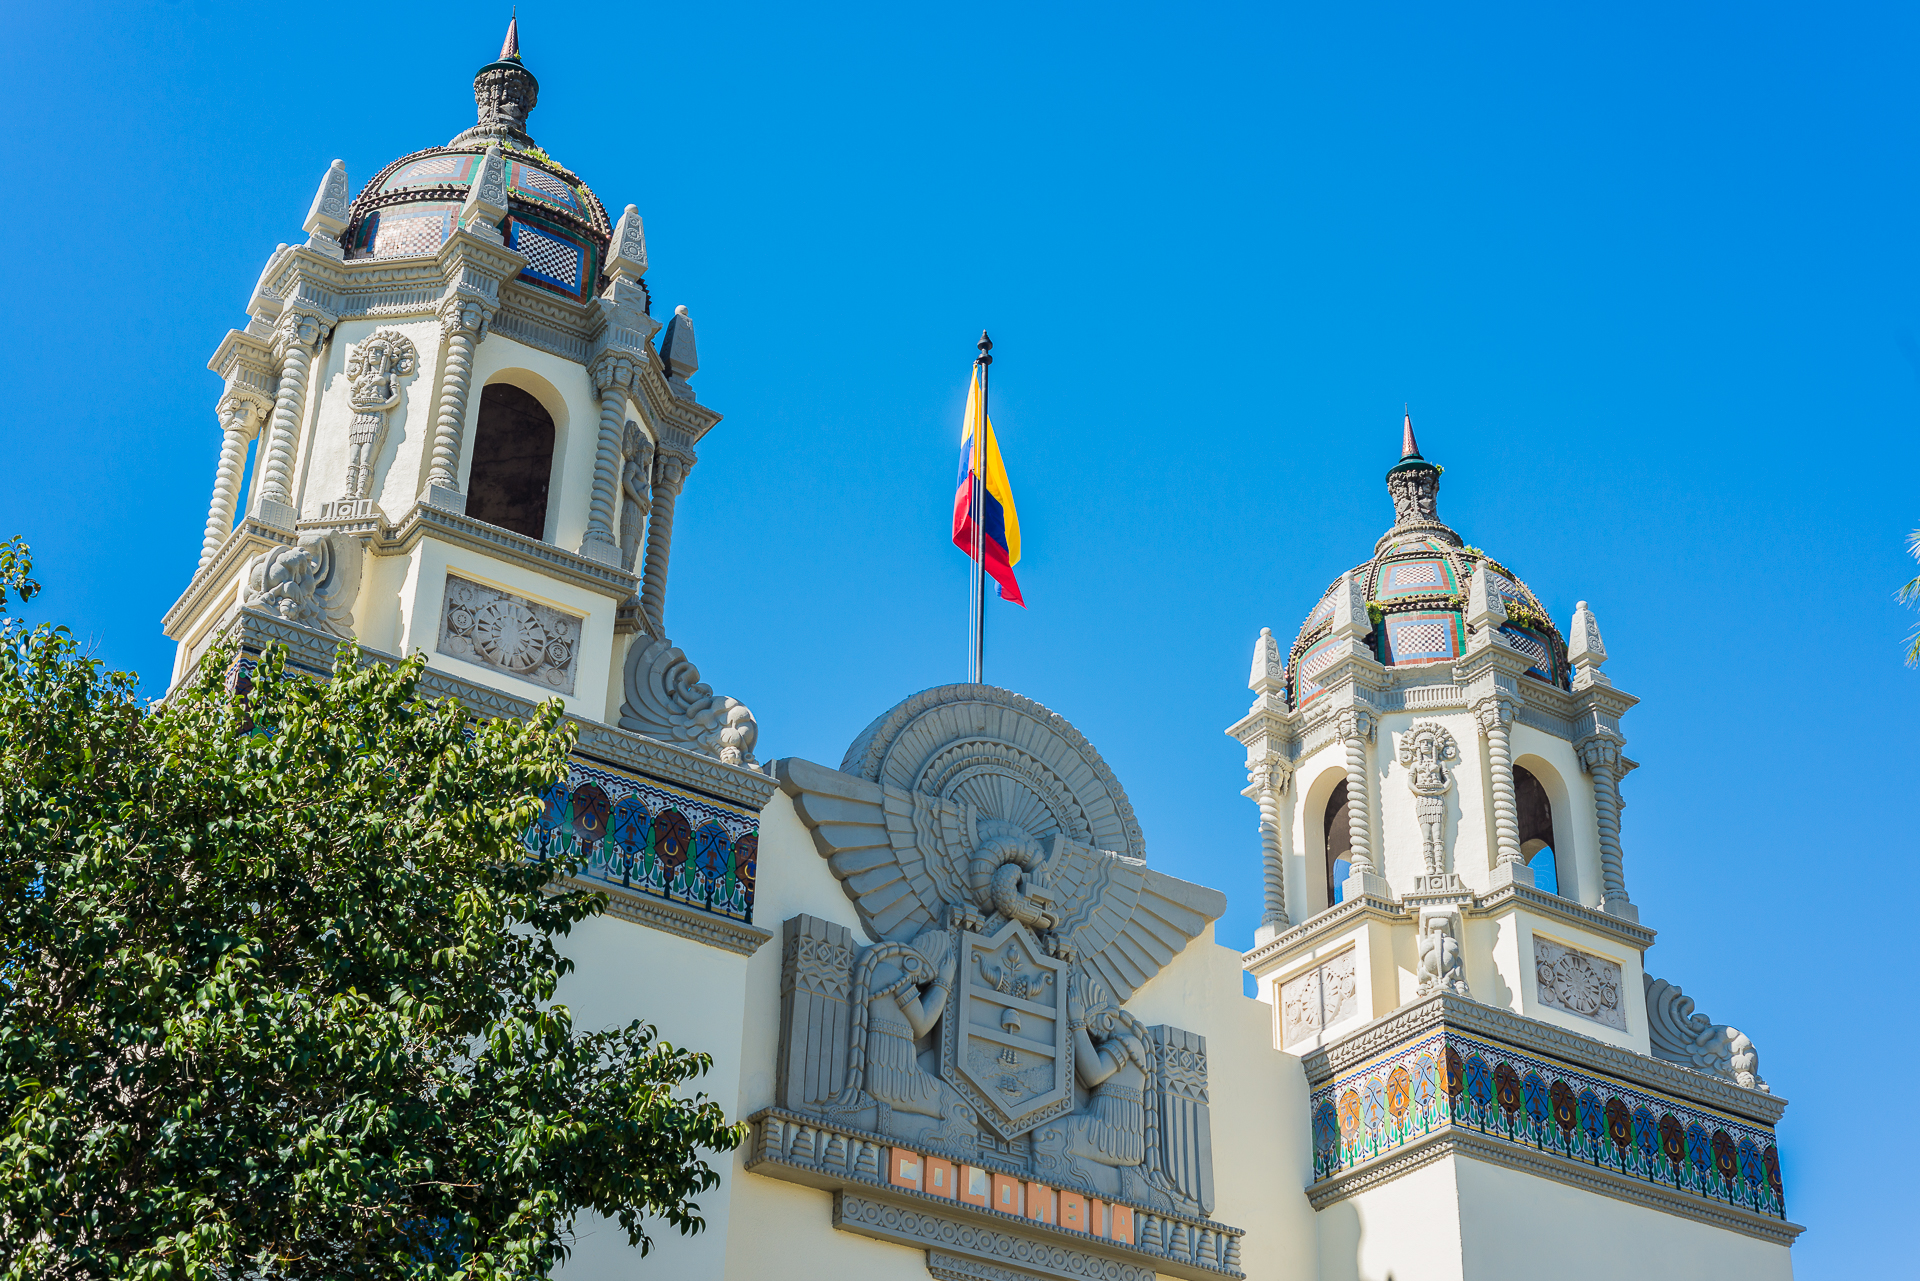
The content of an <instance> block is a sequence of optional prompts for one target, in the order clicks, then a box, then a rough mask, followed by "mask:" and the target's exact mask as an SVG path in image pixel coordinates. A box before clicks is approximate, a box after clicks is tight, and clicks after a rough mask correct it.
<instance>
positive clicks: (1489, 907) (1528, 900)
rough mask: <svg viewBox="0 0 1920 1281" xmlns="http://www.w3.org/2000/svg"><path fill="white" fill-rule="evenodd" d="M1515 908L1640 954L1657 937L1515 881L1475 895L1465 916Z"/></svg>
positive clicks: (1619, 919)
mask: <svg viewBox="0 0 1920 1281" xmlns="http://www.w3.org/2000/svg"><path fill="white" fill-rule="evenodd" d="M1514 906H1524V907H1526V908H1527V909H1528V910H1529V911H1533V912H1538V913H1540V914H1541V915H1542V916H1551V917H1553V918H1554V919H1556V920H1558V921H1560V922H1561V923H1563V924H1566V925H1571V926H1574V927H1575V928H1577V929H1583V930H1587V931H1589V932H1591V933H1594V934H1602V935H1605V936H1606V937H1608V938H1610V939H1612V940H1613V941H1614V942H1616V943H1622V944H1625V945H1626V946H1627V947H1630V948H1633V949H1634V950H1636V951H1640V952H1644V951H1646V950H1647V949H1648V948H1650V947H1652V946H1653V940H1654V938H1655V936H1656V934H1655V931H1653V930H1650V929H1648V928H1647V927H1646V926H1644V925H1641V924H1639V923H1638V922H1636V921H1628V920H1624V919H1622V918H1620V917H1618V916H1609V915H1607V914H1606V913H1605V912H1601V911H1598V910H1596V909H1594V908H1591V907H1588V906H1586V905H1585V904H1584V903H1576V902H1574V901H1573V900H1572V899H1569V898H1561V897H1560V896H1559V895H1558V894H1549V893H1547V892H1546V891H1545V890H1540V889H1535V888H1534V887H1533V886H1531V885H1522V884H1520V883H1518V882H1510V883H1508V884H1506V885H1503V886H1501V887H1500V888H1499V889H1497V890H1495V891H1493V893H1491V894H1487V895H1485V896H1480V895H1475V896H1474V899H1473V905H1472V906H1471V907H1468V908H1466V909H1465V911H1466V914H1467V915H1468V916H1471V917H1474V918H1482V917H1488V916H1496V915H1498V914H1499V913H1501V912H1504V911H1506V910H1507V909H1508V908H1509V907H1514Z"/></svg>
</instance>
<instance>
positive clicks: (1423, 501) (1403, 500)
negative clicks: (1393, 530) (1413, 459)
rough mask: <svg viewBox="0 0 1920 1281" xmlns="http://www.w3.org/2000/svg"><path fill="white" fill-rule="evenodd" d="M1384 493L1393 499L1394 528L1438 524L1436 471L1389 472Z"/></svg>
mask: <svg viewBox="0 0 1920 1281" xmlns="http://www.w3.org/2000/svg"><path fill="white" fill-rule="evenodd" d="M1387 493H1388V494H1390V495H1392V497H1393V523H1394V524H1396V525H1433V524H1438V523H1439V521H1440V516H1439V506H1440V469H1439V468H1437V467H1429V468H1420V469H1409V470H1407V471H1396V472H1392V473H1390V474H1389V475H1388V476H1387Z"/></svg>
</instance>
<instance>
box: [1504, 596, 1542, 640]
mask: <svg viewBox="0 0 1920 1281" xmlns="http://www.w3.org/2000/svg"><path fill="white" fill-rule="evenodd" d="M1507 620H1508V621H1509V622H1514V623H1518V624H1520V626H1522V627H1531V628H1533V630H1535V631H1536V632H1551V631H1552V630H1553V627H1552V624H1550V623H1549V622H1548V621H1547V620H1546V619H1545V618H1544V617H1543V616H1542V615H1541V614H1540V612H1539V611H1538V610H1536V609H1535V608H1534V607H1533V606H1531V605H1529V604H1527V603H1526V602H1525V601H1518V600H1512V599H1509V600H1508V601H1507Z"/></svg>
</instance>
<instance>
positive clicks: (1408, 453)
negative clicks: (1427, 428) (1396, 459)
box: [1400, 406, 1420, 463]
mask: <svg viewBox="0 0 1920 1281" xmlns="http://www.w3.org/2000/svg"><path fill="white" fill-rule="evenodd" d="M1403 408H1405V407H1404V406H1403ZM1406 415H1407V417H1406V422H1405V423H1404V424H1403V425H1402V426H1401V428H1400V461H1401V462H1403V463H1404V462H1406V461H1407V460H1408V459H1409V458H1418V457H1420V442H1418V441H1416V440H1415V439H1414V438H1413V410H1412V409H1406Z"/></svg>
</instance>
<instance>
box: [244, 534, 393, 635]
mask: <svg viewBox="0 0 1920 1281" xmlns="http://www.w3.org/2000/svg"><path fill="white" fill-rule="evenodd" d="M365 554H366V553H365V549H364V548H362V547H361V545H360V542H359V540H358V539H355V538H352V537H349V536H348V535H345V534H305V535H302V536H301V538H300V540H299V541H298V542H297V543H295V544H294V545H293V546H291V547H273V548H269V549H268V550H266V551H264V552H261V553H260V554H259V555H258V556H255V557H254V558H253V560H252V561H250V562H249V563H248V565H247V571H246V585H245V588H244V594H243V597H242V603H243V604H245V605H246V607H247V608H249V609H260V610H266V611H268V612H270V613H274V614H278V615H279V616H280V617H281V618H283V619H285V620H286V621H288V622H289V623H295V624H298V625H299V626H301V627H311V628H313V629H314V630H316V631H322V632H330V633H332V634H333V635H335V636H342V637H351V636H352V635H353V603H354V600H355V598H357V597H358V596H359V594H360V569H361V561H362V560H363V559H364V557H365Z"/></svg>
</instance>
